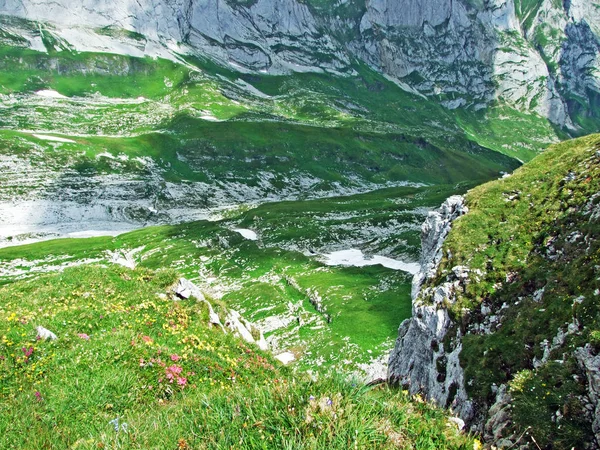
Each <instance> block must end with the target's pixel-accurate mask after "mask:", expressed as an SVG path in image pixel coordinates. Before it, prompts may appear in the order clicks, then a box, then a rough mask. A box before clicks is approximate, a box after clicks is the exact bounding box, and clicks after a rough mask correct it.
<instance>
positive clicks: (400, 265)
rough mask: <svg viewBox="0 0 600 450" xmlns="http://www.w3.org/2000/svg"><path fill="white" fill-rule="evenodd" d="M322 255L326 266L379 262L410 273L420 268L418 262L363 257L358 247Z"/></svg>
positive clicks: (374, 263)
mask: <svg viewBox="0 0 600 450" xmlns="http://www.w3.org/2000/svg"><path fill="white" fill-rule="evenodd" d="M323 257H324V258H325V259H324V261H323V262H324V263H325V264H327V265H328V266H354V267H364V266H374V265H377V264H381V265H382V266H383V267H387V268H388V269H393V270H402V271H404V272H408V273H410V274H411V275H414V274H416V273H417V272H418V271H419V268H420V266H419V264H418V263H405V262H403V261H398V260H397V259H392V258H388V257H387V256H379V255H375V256H372V257H370V258H365V255H364V254H363V252H362V251H361V250H358V249H349V250H340V251H337V252H333V253H328V254H325V255H323Z"/></svg>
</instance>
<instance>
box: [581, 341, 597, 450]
mask: <svg viewBox="0 0 600 450" xmlns="http://www.w3.org/2000/svg"><path fill="white" fill-rule="evenodd" d="M575 358H576V359H577V362H578V363H579V365H580V367H581V369H582V370H583V371H584V373H585V376H586V378H587V382H588V389H587V392H588V397H589V401H590V404H591V406H592V408H593V422H592V430H593V432H594V434H595V436H596V444H597V445H600V355H595V354H594V352H593V351H592V348H591V346H590V344H587V345H586V346H585V347H583V348H578V349H577V350H575Z"/></svg>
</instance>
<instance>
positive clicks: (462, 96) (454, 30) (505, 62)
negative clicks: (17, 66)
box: [0, 0, 600, 127]
mask: <svg viewBox="0 0 600 450" xmlns="http://www.w3.org/2000/svg"><path fill="white" fill-rule="evenodd" d="M563 3H564V4H563ZM599 11H600V1H599V0H572V1H570V2H561V4H557V3H556V2H553V1H552V0H545V1H544V2H543V3H542V5H541V6H540V7H539V8H537V9H535V8H534V9H533V10H531V11H528V12H527V14H526V15H523V17H519V16H518V15H517V13H516V10H515V4H514V1H513V0H488V1H486V2H474V1H467V0H368V1H367V2H366V3H361V2H356V1H351V0H348V1H345V2H338V3H337V4H335V5H331V6H328V7H326V8H319V9H315V8H313V7H311V4H310V2H304V1H299V0H253V1H245V2H232V1H227V0H203V1H200V0H144V1H136V0H120V1H118V2H109V1H92V0H80V1H78V2H75V3H74V2H70V1H67V0H57V1H53V2H46V1H39V0H0V12H1V13H3V14H8V15H14V16H18V17H25V18H28V19H32V20H39V21H48V22H52V23H55V24H56V32H57V33H58V35H59V36H60V37H61V38H62V39H65V40H66V41H69V42H71V43H73V44H74V47H75V48H77V49H79V50H80V51H81V50H82V49H85V47H86V45H87V46H88V47H91V48H93V47H94V45H93V41H94V38H93V36H92V37H90V35H89V34H85V33H83V32H82V31H81V27H88V28H93V29H99V28H102V27H108V26H114V27H119V28H125V29H129V30H132V31H136V32H139V33H141V34H143V35H144V36H145V37H146V38H147V39H148V40H150V41H155V42H154V44H152V45H150V44H151V43H150V42H145V43H143V44H142V49H141V50H142V54H143V52H144V51H145V52H149V51H150V50H152V52H151V53H152V54H156V53H157V52H158V51H157V50H156V49H157V48H158V47H161V46H162V47H164V48H163V50H162V52H158V54H161V55H166V54H168V53H169V51H170V50H171V49H175V48H176V49H177V51H178V52H190V53H196V54H200V55H204V56H208V57H210V58H212V59H214V60H217V61H219V62H221V63H223V64H231V65H233V66H234V67H235V68H237V69H238V70H241V71H266V72H269V73H290V72H303V71H330V72H334V73H338V74H344V73H346V74H347V73H353V69H352V65H351V61H352V60H353V59H354V58H358V59H360V60H362V61H364V62H366V63H367V64H369V65H371V66H372V67H374V68H376V69H377V70H379V71H381V72H382V73H384V74H385V75H387V76H389V77H391V78H392V79H394V80H395V81H397V82H399V84H400V85H401V86H403V87H406V88H407V89H408V90H410V91H416V92H418V93H420V94H422V95H425V96H430V97H433V98H435V99H436V100H437V99H439V101H441V102H442V104H443V105H444V106H446V107H447V108H449V109H455V108H459V107H467V108H475V109H479V108H483V107H485V106H486V105H488V104H489V103H490V102H491V101H493V100H495V99H500V100H502V101H506V102H508V103H510V104H512V105H513V106H515V107H517V108H518V109H522V110H527V111H535V112H537V113H538V114H540V115H542V116H545V117H547V118H549V120H551V121H552V122H554V123H556V124H558V125H561V126H567V127H572V126H573V125H572V122H571V117H570V114H571V115H573V114H581V113H586V112H587V113H589V114H593V110H594V105H595V104H597V102H598V101H599V96H600V94H599V93H600V81H599V76H598V73H599V71H600V58H599V57H598V54H599V53H600V44H599V42H600V38H599V35H600V13H599ZM522 14H523V13H522ZM104 38H106V37H104ZM96 39H100V38H99V37H98V36H97V37H96ZM138 46H139V43H138ZM116 47H117V48H118V46H116ZM144 47H145V48H144ZM112 51H115V50H114V48H113V49H112ZM116 51H118V50H116ZM572 98H577V101H573V100H571V99H572ZM582 100H583V104H582ZM585 102H587V104H585Z"/></svg>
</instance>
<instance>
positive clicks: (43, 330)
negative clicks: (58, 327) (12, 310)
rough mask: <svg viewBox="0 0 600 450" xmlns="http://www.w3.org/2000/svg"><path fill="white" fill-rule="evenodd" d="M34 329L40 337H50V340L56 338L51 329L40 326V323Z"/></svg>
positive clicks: (45, 338)
mask: <svg viewBox="0 0 600 450" xmlns="http://www.w3.org/2000/svg"><path fill="white" fill-rule="evenodd" d="M35 330H36V331H37V335H38V336H39V337H40V339H44V340H48V339H50V340H51V341H54V340H56V339H58V338H57V336H56V335H55V334H54V333H53V332H52V331H50V330H48V329H46V328H44V327H42V326H41V325H40V326H38V327H37V328H36V329H35Z"/></svg>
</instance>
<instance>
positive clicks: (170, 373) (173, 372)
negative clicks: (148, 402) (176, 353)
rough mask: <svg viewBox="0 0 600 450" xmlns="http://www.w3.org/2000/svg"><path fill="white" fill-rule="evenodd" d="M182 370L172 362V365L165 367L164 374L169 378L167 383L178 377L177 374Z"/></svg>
mask: <svg viewBox="0 0 600 450" xmlns="http://www.w3.org/2000/svg"><path fill="white" fill-rule="evenodd" d="M182 370H183V369H182V368H181V367H179V366H178V365H176V364H173V365H172V366H169V367H167V368H166V369H165V375H166V377H167V379H168V380H169V383H172V382H173V380H175V379H176V378H178V377H179V374H180V373H181V371H182Z"/></svg>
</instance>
